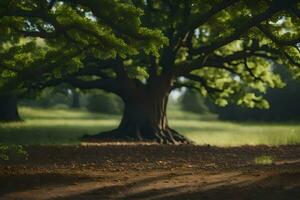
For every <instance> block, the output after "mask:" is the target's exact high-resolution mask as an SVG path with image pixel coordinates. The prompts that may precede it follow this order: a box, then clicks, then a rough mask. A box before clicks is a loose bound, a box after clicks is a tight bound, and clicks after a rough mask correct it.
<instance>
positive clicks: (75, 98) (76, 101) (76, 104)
mask: <svg viewBox="0 0 300 200" xmlns="http://www.w3.org/2000/svg"><path fill="white" fill-rule="evenodd" d="M71 108H80V94H79V92H78V91H77V90H76V89H73V90H72V104H71Z"/></svg>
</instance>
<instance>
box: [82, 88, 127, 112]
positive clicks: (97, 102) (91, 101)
mask: <svg viewBox="0 0 300 200" xmlns="http://www.w3.org/2000/svg"><path fill="white" fill-rule="evenodd" d="M87 109H88V110H89V111H90V112H99V113H106V114H120V113H121V112H122V110H123V103H122V101H121V99H120V98H119V97H117V96H116V95H113V94H110V93H104V92H99V93H96V94H93V95H91V96H90V97H89V98H88V103H87Z"/></svg>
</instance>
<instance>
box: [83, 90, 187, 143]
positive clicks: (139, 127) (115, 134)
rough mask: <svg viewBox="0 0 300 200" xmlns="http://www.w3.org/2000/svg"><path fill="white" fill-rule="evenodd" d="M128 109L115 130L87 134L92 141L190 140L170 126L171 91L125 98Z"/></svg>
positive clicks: (180, 141) (173, 141)
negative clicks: (168, 116) (169, 97)
mask: <svg viewBox="0 0 300 200" xmlns="http://www.w3.org/2000/svg"><path fill="white" fill-rule="evenodd" d="M123 100H124V104H125V110H124V113H123V117H122V120H121V123H120V125H119V127H118V128H117V129H115V130H113V131H109V132H105V133H99V134H97V135H94V136H85V137H84V138H83V139H84V140H87V141H91V140H124V141H128V140H133V141H156V142H159V143H164V144H176V143H190V141H189V140H188V139H187V138H185V137H184V136H182V135H180V134H179V133H177V132H176V131H175V130H173V129H171V128H170V127H169V126H168V120H167V116H166V108H167V102H168V94H164V95H160V94H155V93H151V92H149V91H145V92H143V93H142V94H139V95H136V96H135V97H134V98H129V99H123Z"/></svg>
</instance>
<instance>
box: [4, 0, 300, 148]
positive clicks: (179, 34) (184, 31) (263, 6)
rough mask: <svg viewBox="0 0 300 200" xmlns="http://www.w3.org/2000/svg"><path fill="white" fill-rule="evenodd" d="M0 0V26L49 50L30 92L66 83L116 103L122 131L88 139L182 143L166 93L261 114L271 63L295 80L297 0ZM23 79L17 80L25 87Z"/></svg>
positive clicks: (272, 76)
mask: <svg viewBox="0 0 300 200" xmlns="http://www.w3.org/2000/svg"><path fill="white" fill-rule="evenodd" d="M2 2H4V4H5V6H1V8H5V9H2V10H1V12H0V13H1V15H2V16H3V17H4V19H7V20H8V21H9V22H10V23H6V24H4V25H5V26H6V27H8V28H9V29H10V30H11V31H14V32H16V33H18V34H22V35H24V36H27V37H29V36H30V37H41V38H44V40H45V42H46V44H47V45H48V47H47V50H46V52H47V53H45V54H44V55H43V56H41V57H40V58H38V59H35V62H33V64H32V66H31V67H30V69H31V70H32V69H36V71H35V72H34V75H38V77H37V79H35V81H34V82H35V83H34V84H32V85H31V87H33V88H35V87H44V86H47V85H53V84H58V83H61V82H68V83H70V84H72V85H73V86H74V87H78V88H82V89H92V88H97V89H102V90H105V91H107V92H112V93H115V94H116V95H118V96H120V97H121V98H122V100H123V101H124V105H125V108H124V114H123V118H122V120H121V123H120V125H119V127H118V128H117V129H116V130H114V131H112V132H108V133H107V134H99V135H97V136H93V137H94V138H100V139H135V140H142V139H146V140H157V141H159V142H164V143H177V142H187V139H186V138H184V137H183V136H181V135H180V134H179V133H177V132H176V131H174V130H173V129H171V128H170V127H169V126H168V123H167V117H166V106H167V102H168V96H169V93H170V91H172V90H173V89H175V88H179V87H188V88H194V89H196V90H199V91H201V93H202V94H203V95H209V96H210V97H211V98H213V99H215V102H216V103H217V104H219V105H223V106H224V105H226V104H227V103H228V102H237V104H239V105H247V106H249V107H268V106H269V105H268V102H267V101H266V100H265V99H264V98H263V95H262V94H263V93H265V92H266V91H267V88H268V87H282V86H283V82H282V80H281V78H280V76H279V75H278V74H276V73H274V71H273V70H272V67H271V66H272V63H284V64H285V65H286V66H287V67H288V68H289V69H290V70H291V71H292V72H293V74H294V75H295V76H299V66H300V65H299V64H300V61H299V56H300V55H299V54H300V52H299V47H298V46H297V45H298V43H299V41H300V35H299V34H300V31H299V27H300V26H299V24H300V21H299V20H300V19H299V17H300V8H299V6H300V5H299V2H298V1H297V0H286V1H281V0H268V1H266V0H255V1H250V0H249V1H244V0H243V1H241V0H212V1H206V0H200V1H199V0H181V1H177V0H176V1H175V0H174V1H172V0H167V1H151V0H146V1H145V0H132V1H118V0H114V1H108V0H93V1H83V0H74V1H67V0H65V1H63V0H61V1H59V0H57V1H51V2H50V4H49V2H48V1H46V0H44V1H33V0H31V1H29V0H27V1H25V0H23V1H16V2H15V1H2ZM11 2H12V3H11ZM2 4H3V3H2ZM111 13H114V15H112V14H111ZM140 18H141V21H140ZM2 21H3V20H2ZM141 22H142V23H141ZM141 24H143V26H145V27H148V28H151V29H152V30H150V29H148V28H145V27H143V26H142V25H141ZM153 30H159V31H153ZM161 33H163V34H164V35H165V36H166V37H167V39H168V44H167V43H166V40H165V38H164V37H163V36H162V34H161ZM161 44H164V47H163V48H161V49H159V48H158V47H161ZM103 47H109V48H108V49H107V48H103ZM141 49H143V51H141ZM37 63H38V64H37ZM37 66H39V67H37ZM41 66H42V67H41ZM38 72H39V73H38ZM23 74H24V73H23V72H22V73H20V76H17V78H16V79H18V80H20V82H22V84H25V85H26V84H27V83H32V81H31V80H30V81H29V78H28V77H25V76H23ZM96 77H97V78H96Z"/></svg>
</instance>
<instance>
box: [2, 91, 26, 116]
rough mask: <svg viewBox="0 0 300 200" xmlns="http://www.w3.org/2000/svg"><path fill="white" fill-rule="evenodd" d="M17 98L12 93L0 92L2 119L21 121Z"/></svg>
mask: <svg viewBox="0 0 300 200" xmlns="http://www.w3.org/2000/svg"><path fill="white" fill-rule="evenodd" d="M17 102H18V101H17V98H16V97H15V96H13V95H10V94H0V121H6V122H9V121H20V120H21V118H20V116H19V112H18V105H17Z"/></svg>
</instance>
